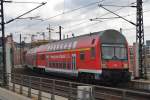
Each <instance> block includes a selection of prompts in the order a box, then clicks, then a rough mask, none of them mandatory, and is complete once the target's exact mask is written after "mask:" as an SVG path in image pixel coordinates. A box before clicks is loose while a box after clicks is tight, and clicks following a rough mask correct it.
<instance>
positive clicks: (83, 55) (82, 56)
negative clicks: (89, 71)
mask: <svg viewBox="0 0 150 100" xmlns="http://www.w3.org/2000/svg"><path fill="white" fill-rule="evenodd" d="M84 59H85V53H84V52H83V51H81V52H80V60H84Z"/></svg>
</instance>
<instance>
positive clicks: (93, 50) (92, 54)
mask: <svg viewBox="0 0 150 100" xmlns="http://www.w3.org/2000/svg"><path fill="white" fill-rule="evenodd" d="M95 56H96V52H95V48H94V47H92V48H91V58H92V59H94V58H95Z"/></svg>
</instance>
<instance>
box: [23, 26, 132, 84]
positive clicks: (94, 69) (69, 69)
mask: <svg viewBox="0 0 150 100" xmlns="http://www.w3.org/2000/svg"><path fill="white" fill-rule="evenodd" d="M25 58H26V59H25V60H26V61H25V62H26V65H27V66H28V67H30V68H33V69H36V70H39V71H48V72H50V73H54V74H55V73H57V75H63V76H68V77H72V78H78V79H95V80H100V81H107V82H126V81H129V80H130V73H129V71H128V69H129V48H128V43H127V40H126V38H125V37H124V36H123V35H122V34H121V33H120V32H118V31H116V30H112V29H109V30H104V31H100V32H95V33H91V34H87V35H82V36H78V37H73V38H68V39H64V40H60V41H55V42H51V43H49V44H46V45H42V46H39V47H36V48H33V49H31V50H29V51H28V52H27V53H26V57H25Z"/></svg>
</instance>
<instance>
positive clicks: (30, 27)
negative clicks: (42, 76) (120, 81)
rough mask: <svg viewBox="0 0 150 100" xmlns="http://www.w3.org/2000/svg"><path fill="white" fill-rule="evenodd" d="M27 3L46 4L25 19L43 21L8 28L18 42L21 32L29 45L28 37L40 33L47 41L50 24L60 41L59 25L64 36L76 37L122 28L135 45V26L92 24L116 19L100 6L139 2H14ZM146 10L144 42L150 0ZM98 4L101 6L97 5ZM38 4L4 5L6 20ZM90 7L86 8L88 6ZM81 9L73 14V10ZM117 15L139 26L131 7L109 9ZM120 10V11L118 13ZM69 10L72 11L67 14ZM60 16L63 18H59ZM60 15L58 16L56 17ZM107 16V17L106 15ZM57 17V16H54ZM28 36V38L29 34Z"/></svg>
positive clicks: (149, 36) (114, 22)
mask: <svg viewBox="0 0 150 100" xmlns="http://www.w3.org/2000/svg"><path fill="white" fill-rule="evenodd" d="M13 1H18V2H21V1H24V2H32V1H33V2H47V4H46V5H44V6H42V7H40V8H39V9H37V10H35V11H33V12H31V13H29V14H27V15H26V16H23V17H22V18H27V17H36V16H39V17H38V19H42V20H43V21H42V20H35V19H34V20H30V19H18V20H15V21H13V22H11V23H9V24H7V25H6V29H5V30H6V34H10V33H13V36H14V37H15V38H14V39H15V41H19V35H18V34H19V33H22V35H23V37H27V39H26V42H29V41H30V36H29V34H36V33H37V32H45V33H46V38H47V39H48V30H47V29H46V28H47V27H48V25H49V24H50V25H51V27H52V28H53V29H54V31H53V32H52V38H53V39H58V37H59V35H58V34H57V33H55V32H57V31H58V26H59V25H61V26H62V27H63V29H62V33H63V35H65V36H66V35H68V36H69V37H71V35H72V33H73V34H75V36H78V35H81V34H87V33H90V32H96V31H102V30H105V29H116V30H119V29H120V28H122V29H123V34H124V35H125V36H126V38H127V40H128V41H129V43H130V44H132V43H133V42H135V39H136V31H135V26H133V25H132V24H130V23H128V22H126V21H124V20H122V19H118V18H116V19H100V21H90V20H89V19H93V18H108V17H116V16H115V15H113V14H111V13H109V12H108V11H106V10H104V9H103V8H100V7H98V4H102V5H120V6H127V5H134V4H132V3H134V2H136V0H13ZM143 1H144V3H143V10H144V30H145V40H148V39H150V33H149V31H150V11H149V10H150V0H143ZM95 2H99V3H95ZM38 5H39V4H21V3H5V4H4V7H5V8H4V12H5V21H8V20H10V19H12V18H15V17H17V16H19V15H21V14H23V13H24V12H27V11H29V10H31V9H33V8H34V7H36V6H38ZM85 6H87V7H85ZM81 7H84V8H82V9H79V10H75V11H72V10H73V9H78V8H81ZM106 8H107V9H109V10H111V11H115V13H117V14H119V15H121V16H124V17H125V18H126V19H128V20H130V21H132V22H134V23H136V9H135V8H131V7H110V6H109V7H108V6H107V7H106ZM118 9H120V10H118ZM68 11H72V12H69V13H67V12H68ZM58 14H60V15H58ZM56 15H58V16H56ZM104 15H105V16H104ZM54 16H55V17H54ZM27 34H28V35H27ZM35 39H42V36H41V35H38V36H37V37H35Z"/></svg>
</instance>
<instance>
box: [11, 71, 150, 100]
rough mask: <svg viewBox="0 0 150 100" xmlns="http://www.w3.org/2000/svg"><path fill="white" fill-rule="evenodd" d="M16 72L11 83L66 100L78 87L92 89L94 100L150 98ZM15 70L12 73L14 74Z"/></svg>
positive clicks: (31, 73) (119, 90) (114, 89)
mask: <svg viewBox="0 0 150 100" xmlns="http://www.w3.org/2000/svg"><path fill="white" fill-rule="evenodd" d="M17 70H18V71H19V70H20V71H19V72H20V73H17V74H12V76H11V78H12V80H11V81H12V82H13V83H15V84H19V85H23V86H26V87H29V90H30V89H31V88H32V89H36V90H41V91H44V92H47V93H51V94H55V95H59V96H63V97H66V98H69V97H71V98H73V99H76V98H77V91H78V90H77V88H78V86H91V87H93V95H94V98H95V100H102V99H103V100H122V99H127V100H149V98H150V93H149V92H145V91H140V90H130V89H124V88H113V87H104V86H97V85H91V84H83V83H77V82H73V81H68V80H67V81H66V80H62V79H59V78H57V79H56V78H55V77H54V76H49V74H38V75H37V73H36V72H32V71H31V70H29V69H24V70H21V69H17ZM17 70H15V71H14V72H15V73H16V72H17ZM27 73H28V75H27Z"/></svg>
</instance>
